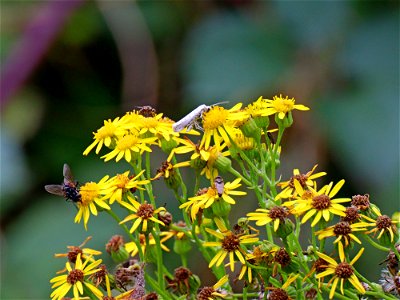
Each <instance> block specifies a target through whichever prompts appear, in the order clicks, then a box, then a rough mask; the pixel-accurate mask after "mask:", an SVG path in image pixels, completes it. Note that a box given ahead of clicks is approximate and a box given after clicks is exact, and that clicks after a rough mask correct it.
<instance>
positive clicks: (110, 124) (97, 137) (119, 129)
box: [83, 117, 127, 155]
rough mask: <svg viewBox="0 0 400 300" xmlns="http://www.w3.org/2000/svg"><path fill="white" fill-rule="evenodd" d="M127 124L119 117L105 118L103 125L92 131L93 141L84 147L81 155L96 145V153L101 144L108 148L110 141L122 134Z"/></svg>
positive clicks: (87, 152)
mask: <svg viewBox="0 0 400 300" xmlns="http://www.w3.org/2000/svg"><path fill="white" fill-rule="evenodd" d="M126 129H127V125H126V123H125V122H123V121H122V120H121V119H120V118H119V117H118V118H116V119H114V120H113V121H111V119H108V120H105V121H104V125H103V126H102V127H101V128H100V129H98V130H97V132H93V135H94V142H93V143H92V144H90V145H89V147H87V148H86V150H85V151H84V152H83V155H88V154H89V152H90V151H91V150H92V149H93V148H94V147H95V146H96V145H97V147H96V154H99V152H100V150H101V148H102V147H103V145H105V146H106V147H108V148H110V146H111V144H112V142H115V141H116V139H117V138H118V137H120V136H123V135H124V134H125V132H126Z"/></svg>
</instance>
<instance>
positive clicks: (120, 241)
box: [106, 235, 125, 253]
mask: <svg viewBox="0 0 400 300" xmlns="http://www.w3.org/2000/svg"><path fill="white" fill-rule="evenodd" d="M124 244H125V241H124V238H123V236H122V235H113V236H112V237H111V239H110V240H109V241H108V243H107V244H106V251H107V252H108V253H111V252H117V251H118V250H119V248H120V247H123V246H124Z"/></svg>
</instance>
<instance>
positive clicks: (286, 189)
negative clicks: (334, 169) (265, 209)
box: [275, 165, 326, 200]
mask: <svg viewBox="0 0 400 300" xmlns="http://www.w3.org/2000/svg"><path fill="white" fill-rule="evenodd" d="M317 166H318V165H315V166H314V167H313V168H312V169H311V171H308V172H307V173H306V174H300V171H299V169H294V170H293V176H292V177H291V178H290V180H289V181H283V182H280V183H278V185H279V186H280V187H281V188H282V189H283V190H282V192H280V193H279V194H278V195H277V196H276V197H275V199H276V200H278V199H281V198H285V199H286V198H291V197H294V196H296V195H297V193H296V189H295V187H294V180H297V181H298V182H299V183H300V185H301V186H302V187H303V189H307V187H314V186H315V184H314V180H315V179H317V178H319V177H322V176H324V175H326V172H319V173H316V174H313V173H314V171H315V169H316V168H317Z"/></svg>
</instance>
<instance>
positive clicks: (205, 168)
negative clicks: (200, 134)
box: [167, 137, 230, 179]
mask: <svg viewBox="0 0 400 300" xmlns="http://www.w3.org/2000/svg"><path fill="white" fill-rule="evenodd" d="M215 140H216V141H217V142H216V144H215V145H214V146H211V147H208V148H207V149H205V148H204V147H201V146H199V145H197V144H195V143H193V142H192V141H191V140H189V139H179V142H180V144H182V146H179V147H177V148H175V149H174V150H173V151H171V153H170V155H169V156H168V159H167V160H168V161H171V159H172V157H173V155H174V154H184V153H190V152H193V154H192V155H191V157H190V160H188V161H184V162H180V163H177V164H175V165H174V168H180V167H189V166H190V167H192V168H196V169H201V172H200V175H203V174H205V176H206V178H208V179H212V178H215V177H216V176H218V169H217V168H216V167H215V162H216V160H217V159H218V157H219V156H223V157H226V156H229V155H230V154H229V151H224V149H225V148H226V146H227V145H226V143H224V142H223V141H222V139H221V137H215Z"/></svg>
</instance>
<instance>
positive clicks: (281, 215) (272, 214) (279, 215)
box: [247, 206, 290, 232]
mask: <svg viewBox="0 0 400 300" xmlns="http://www.w3.org/2000/svg"><path fill="white" fill-rule="evenodd" d="M289 215H290V213H289V211H288V209H287V208H286V207H283V206H274V207H272V208H271V209H263V208H258V209H256V212H252V213H248V214H247V216H248V217H249V218H248V219H249V220H251V221H256V225H257V226H264V225H266V224H268V223H270V222H273V224H274V231H275V232H276V231H277V230H278V228H279V224H280V223H281V222H282V223H284V222H285V219H286V218H287V217H288V216H289Z"/></svg>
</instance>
